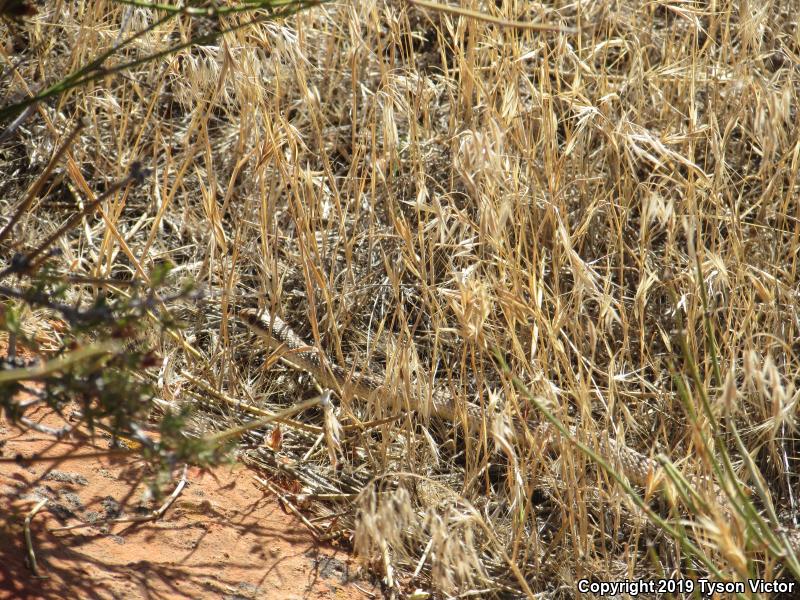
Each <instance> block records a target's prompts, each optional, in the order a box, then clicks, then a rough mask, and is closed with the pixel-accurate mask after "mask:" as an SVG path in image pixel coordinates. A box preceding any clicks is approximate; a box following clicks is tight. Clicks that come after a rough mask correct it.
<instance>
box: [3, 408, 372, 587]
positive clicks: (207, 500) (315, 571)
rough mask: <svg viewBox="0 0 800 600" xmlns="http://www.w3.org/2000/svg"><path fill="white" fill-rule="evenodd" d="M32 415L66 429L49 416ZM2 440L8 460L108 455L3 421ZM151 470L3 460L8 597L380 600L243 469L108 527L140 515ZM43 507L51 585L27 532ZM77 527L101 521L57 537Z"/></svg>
mask: <svg viewBox="0 0 800 600" xmlns="http://www.w3.org/2000/svg"><path fill="white" fill-rule="evenodd" d="M31 416H33V417H35V419H36V420H39V421H41V422H43V423H45V424H50V425H51V426H60V425H61V424H62V423H61V422H60V421H59V420H57V418H56V417H55V416H54V415H52V414H47V412H46V411H45V410H40V411H39V412H38V413H34V414H33V415H31ZM3 442H4V443H3ZM0 443H3V445H2V447H0V453H1V455H2V457H15V456H18V455H19V456H23V457H29V456H32V455H34V454H37V453H41V452H43V451H45V453H46V454H47V455H54V456H57V455H59V453H63V450H64V449H65V446H66V445H69V446H75V445H78V446H79V447H78V449H77V451H78V452H80V453H86V452H92V451H98V450H106V449H108V447H109V441H108V440H107V439H104V438H103V437H102V436H99V435H98V436H96V437H95V438H94V439H89V438H88V437H87V436H86V435H85V434H83V435H81V434H78V435H77V436H73V437H72V438H71V439H70V440H67V441H64V442H59V443H58V444H56V445H55V446H53V441H52V439H51V438H49V437H47V436H46V435H44V434H41V433H36V432H32V431H28V432H25V433H21V432H20V431H19V430H18V429H16V428H14V427H10V426H9V425H8V423H5V422H4V421H0ZM142 469H143V467H142V464H141V462H140V461H137V460H136V459H135V458H133V457H125V458H121V459H120V458H118V459H115V460H109V459H108V458H103V459H97V458H95V459H84V460H70V461H67V462H63V463H61V464H55V463H53V462H51V461H47V462H27V463H19V464H18V463H14V462H5V463H0V505H2V510H0V555H2V560H0V599H6V598H14V599H17V598H19V599H35V598H67V597H69V598H103V599H105V598H126V599H132V598H148V599H166V598H225V599H227V600H234V599H250V598H280V599H282V600H291V599H300V598H322V599H341V600H345V599H356V598H358V599H362V598H375V597H378V595H379V594H378V591H377V590H376V589H375V588H374V587H373V586H372V585H370V584H368V583H363V582H356V581H352V580H351V578H352V577H353V576H354V572H355V570H356V566H355V564H354V563H353V562H352V561H351V559H350V557H349V556H348V554H347V553H346V552H344V551H342V550H337V549H336V548H332V547H321V546H320V545H319V544H317V543H315V541H314V539H313V537H312V536H311V535H310V533H308V531H307V530H306V529H305V528H304V527H303V526H302V525H301V524H300V523H299V521H298V520H297V519H296V518H294V517H293V516H292V515H289V514H286V513H285V512H284V511H283V510H282V509H281V508H280V506H279V505H278V503H277V502H276V500H275V499H274V497H273V496H272V495H271V494H270V493H269V492H265V491H262V490H261V489H260V488H259V486H258V484H257V483H256V481H255V480H254V475H255V473H254V472H252V471H250V470H249V469H247V468H246V467H243V466H241V465H233V466H231V465H228V466H222V467H218V468H216V469H213V470H211V471H206V472H201V471H200V470H198V469H193V468H190V469H189V471H188V475H187V479H188V485H187V486H186V488H185V489H184V490H183V492H182V493H181V495H180V496H179V497H178V498H177V500H176V501H175V503H174V504H173V505H172V506H171V507H170V509H169V510H168V511H167V512H166V514H165V515H164V517H163V518H162V519H161V520H159V521H157V522H148V523H141V524H130V523H128V524H114V525H110V526H109V525H103V524H101V523H99V521H101V520H104V519H107V518H109V517H114V516H117V515H119V514H120V513H121V512H122V513H124V514H125V515H135V514H137V510H141V509H140V508H139V507H140V504H141V502H142V491H143V489H144V487H143V486H141V485H140V486H138V487H137V488H136V489H135V491H134V493H133V494H131V493H130V489H131V483H132V482H136V481H137V480H138V479H139V478H140V477H141V475H142ZM167 492H171V489H167ZM41 498H47V499H48V505H47V509H45V510H42V511H41V512H40V513H38V514H37V515H36V516H35V517H34V518H33V520H32V525H31V533H32V539H33V544H34V548H35V550H36V557H37V562H38V565H39V570H40V572H41V574H42V575H45V576H46V578H41V579H40V578H36V577H35V576H34V575H33V573H32V571H31V569H30V568H29V567H28V566H27V563H26V559H25V544H24V534H23V530H24V520H25V516H26V515H27V514H28V513H29V511H30V510H31V508H32V507H33V506H34V505H35V504H36V502H37V501H38V500H39V499H41ZM80 522H84V523H86V522H89V523H91V522H98V524H97V525H93V526H89V527H82V528H79V529H73V530H70V531H62V532H55V531H52V529H53V528H56V527H61V526H65V525H73V524H76V523H80Z"/></svg>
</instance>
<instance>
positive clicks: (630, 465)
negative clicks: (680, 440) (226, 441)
mask: <svg viewBox="0 0 800 600" xmlns="http://www.w3.org/2000/svg"><path fill="white" fill-rule="evenodd" d="M240 316H241V319H242V322H243V323H244V324H245V325H246V326H247V327H248V328H249V329H250V330H251V331H252V332H254V333H255V334H256V335H258V336H259V337H260V338H262V339H263V340H265V341H266V342H267V344H268V345H269V346H270V347H271V348H272V349H273V350H274V351H279V350H281V349H284V350H286V351H287V355H286V356H285V357H284V358H286V359H288V361H289V362H290V363H292V364H293V365H295V366H296V367H298V368H300V369H302V370H304V371H306V372H308V373H309V374H311V375H312V376H313V377H314V378H315V379H316V380H317V382H318V383H319V384H320V385H321V386H323V387H328V388H331V389H333V390H335V391H336V392H337V393H339V394H346V395H352V396H355V397H358V398H361V399H362V400H367V401H369V400H374V399H376V398H377V397H379V396H382V395H385V394H387V393H389V390H387V387H388V386H386V382H385V379H384V378H381V377H380V376H377V375H374V374H371V373H363V372H359V371H356V370H348V369H345V368H344V367H342V366H340V365H338V364H336V363H335V362H333V361H330V360H324V361H323V360H322V359H321V358H320V353H319V352H317V351H316V349H315V348H314V346H311V345H309V344H307V343H306V342H305V341H304V340H303V339H302V338H301V337H300V336H299V335H297V334H296V333H295V331H294V330H293V329H292V327H291V326H289V324H288V323H286V322H285V321H284V320H283V319H281V318H280V317H278V316H277V315H274V314H270V313H269V312H267V311H257V310H254V309H244V310H242V311H241V312H240ZM384 397H385V396H384ZM422 402H423V401H421V400H419V399H417V400H416V401H415V402H412V403H411V408H412V409H419V408H421V405H422ZM430 408H431V410H430V412H431V414H432V415H434V416H436V417H438V418H441V419H444V420H447V421H451V422H459V421H460V419H461V416H460V411H459V410H458V409H457V407H456V402H455V400H454V398H453V396H452V395H451V394H450V393H449V391H446V390H443V389H434V390H432V392H431V402H430ZM466 417H467V425H468V426H476V425H477V423H478V422H480V421H481V420H482V418H483V415H482V413H481V410H480V408H479V407H477V406H475V405H471V404H470V405H468V406H467V408H466ZM567 431H568V432H569V434H570V437H572V438H573V439H575V438H577V433H578V432H577V429H576V428H575V427H574V426H570V427H568V428H567ZM516 434H517V435H526V434H530V435H532V436H533V438H534V439H536V440H539V441H545V443H546V441H547V440H552V439H557V437H558V436H560V435H562V433H561V432H560V431H559V430H558V429H557V428H556V427H555V426H554V425H553V424H551V423H549V422H545V423H541V424H533V425H530V424H525V426H522V427H520V426H518V427H517V431H516ZM598 450H599V454H600V456H601V457H603V458H604V459H605V460H608V461H609V462H611V463H612V464H616V465H618V466H619V470H620V472H621V473H622V474H623V475H624V476H625V477H627V478H628V480H629V481H630V482H631V483H633V484H635V485H638V486H642V487H648V486H649V485H650V484H651V483H653V482H659V481H663V480H664V479H665V474H664V473H663V468H662V467H661V465H660V464H659V463H658V462H656V461H655V460H653V459H651V458H649V457H648V456H645V455H644V454H642V453H641V452H638V451H636V450H634V449H633V448H631V447H630V446H627V445H625V444H621V443H618V442H616V441H615V440H613V439H611V438H605V439H600V440H599V441H598ZM689 481H690V483H692V484H693V485H695V486H698V485H701V483H702V480H699V479H697V478H695V479H690V480H689ZM712 485H713V484H712ZM717 493H718V494H719V495H720V496H722V495H723V492H722V491H721V490H719V489H717ZM779 533H780V534H782V535H785V539H786V540H787V541H788V544H789V546H790V547H791V549H792V550H793V551H794V552H795V553H798V554H800V529H797V528H787V527H780V531H779Z"/></svg>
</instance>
